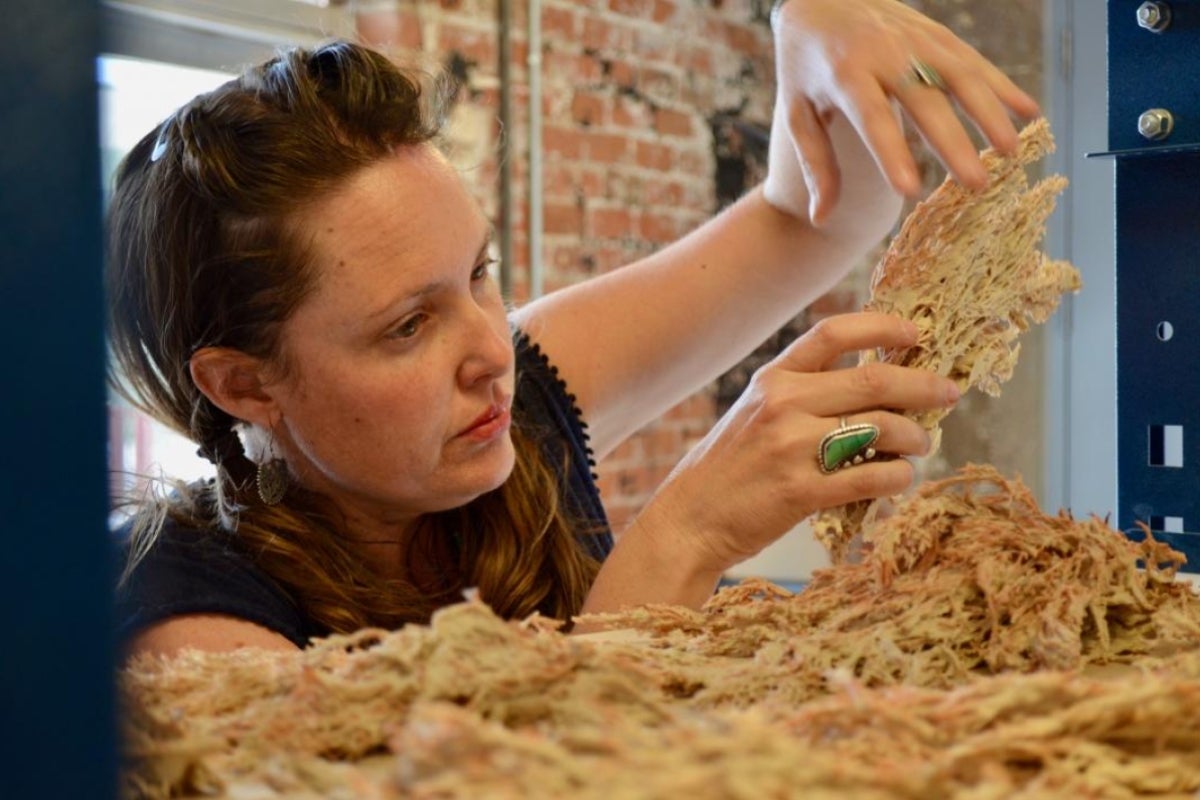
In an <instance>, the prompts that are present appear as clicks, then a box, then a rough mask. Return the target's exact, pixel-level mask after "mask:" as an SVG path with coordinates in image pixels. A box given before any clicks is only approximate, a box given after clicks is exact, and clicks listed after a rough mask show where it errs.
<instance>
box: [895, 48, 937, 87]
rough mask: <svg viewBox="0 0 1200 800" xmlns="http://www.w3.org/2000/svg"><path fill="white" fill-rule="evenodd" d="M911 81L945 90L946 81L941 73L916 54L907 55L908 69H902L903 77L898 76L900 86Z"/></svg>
mask: <svg viewBox="0 0 1200 800" xmlns="http://www.w3.org/2000/svg"><path fill="white" fill-rule="evenodd" d="M912 83H919V84H921V85H922V86H928V87H929V88H930V89H937V90H938V91H939V92H944V91H946V81H944V80H943V79H942V76H941V74H939V73H938V71H937V70H936V69H934V68H933V67H931V66H930V65H929V64H926V63H925V62H924V61H922V60H921V59H919V58H917V57H916V56H910V57H909V59H908V69H906V70H905V71H904V75H903V77H901V78H900V85H901V86H902V87H903V86H908V85H909V84H912Z"/></svg>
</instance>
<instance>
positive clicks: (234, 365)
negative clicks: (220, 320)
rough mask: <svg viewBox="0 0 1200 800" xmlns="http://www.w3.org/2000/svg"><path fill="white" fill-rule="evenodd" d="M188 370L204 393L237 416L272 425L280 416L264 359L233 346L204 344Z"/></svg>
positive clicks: (214, 402)
mask: <svg viewBox="0 0 1200 800" xmlns="http://www.w3.org/2000/svg"><path fill="white" fill-rule="evenodd" d="M188 369H189V370H190V371H191V373H192V381H193V382H194V383H195V384H196V388H197V389H199V390H200V393H201V394H203V395H204V396H205V397H207V398H208V399H209V402H211V403H212V404H213V405H215V406H216V407H217V408H219V409H221V410H222V411H224V412H225V413H226V414H228V415H229V416H231V417H233V418H234V419H238V420H242V421H243V422H250V423H253V424H255V425H261V426H263V427H264V428H270V427H271V425H272V424H273V423H274V421H275V420H276V419H278V418H279V410H278V408H277V406H276V404H275V400H274V398H272V397H271V394H270V393H269V392H268V391H267V389H266V385H267V384H266V380H265V379H264V376H265V375H266V370H267V364H266V363H265V362H263V361H262V359H259V358H255V357H254V356H251V355H247V354H246V353H243V352H242V351H241V350H234V349H233V348H231V347H202V348H200V349H199V350H197V351H196V352H195V353H193V354H192V358H191V360H190V361H188Z"/></svg>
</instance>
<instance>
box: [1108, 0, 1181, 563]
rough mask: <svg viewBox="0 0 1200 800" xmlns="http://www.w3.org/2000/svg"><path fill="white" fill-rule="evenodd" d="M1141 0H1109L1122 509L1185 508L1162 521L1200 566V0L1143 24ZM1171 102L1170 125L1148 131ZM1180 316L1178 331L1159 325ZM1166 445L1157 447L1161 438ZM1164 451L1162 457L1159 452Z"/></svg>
mask: <svg viewBox="0 0 1200 800" xmlns="http://www.w3.org/2000/svg"><path fill="white" fill-rule="evenodd" d="M1140 5H1141V0H1109V3H1108V114H1109V124H1108V147H1109V151H1110V153H1109V155H1111V156H1114V157H1115V159H1116V164H1117V168H1116V176H1117V177H1116V197H1117V203H1116V275H1117V278H1116V284H1117V289H1116V297H1117V300H1116V326H1117V483H1118V502H1117V509H1118V520H1119V525H1120V527H1121V528H1122V529H1123V530H1125V531H1126V532H1127V533H1128V534H1129V535H1130V536H1132V537H1134V538H1139V537H1140V536H1141V532H1140V529H1139V528H1138V523H1144V524H1147V525H1150V526H1151V527H1154V526H1156V525H1157V526H1163V524H1164V522H1163V521H1164V520H1165V519H1167V518H1170V517H1175V518H1182V519H1183V523H1184V530H1183V532H1171V533H1167V532H1163V531H1158V530H1156V531H1155V537H1156V538H1158V539H1161V540H1165V541H1166V542H1168V543H1169V544H1170V545H1171V546H1173V547H1174V548H1176V549H1177V550H1180V551H1181V552H1183V553H1184V555H1186V556H1187V558H1188V565H1187V568H1186V569H1187V571H1188V572H1197V571H1200V399H1198V397H1200V394H1198V390H1200V371H1198V365H1200V324H1198V320H1200V315H1198V314H1197V307H1198V305H1197V299H1198V298H1200V260H1198V258H1200V255H1198V254H1200V190H1198V189H1197V187H1200V3H1197V2H1194V1H1193V0H1170V2H1169V5H1170V8H1171V9H1172V12H1173V13H1172V22H1171V25H1170V27H1168V28H1167V29H1166V30H1164V31H1162V32H1159V33H1155V32H1152V31H1149V30H1145V29H1143V28H1141V27H1139V25H1138V16H1137V13H1138V7H1139V6H1140ZM1151 108H1165V109H1169V110H1170V111H1171V112H1172V113H1173V114H1174V117H1175V127H1174V131H1173V132H1172V133H1171V135H1170V136H1169V137H1168V138H1167V139H1164V140H1161V141H1154V142H1152V141H1149V140H1147V139H1145V138H1143V137H1142V136H1141V134H1140V133H1139V132H1138V117H1139V115H1140V114H1141V113H1142V112H1143V111H1146V110H1147V109H1151ZM1165 322H1169V323H1170V324H1171V327H1172V328H1173V330H1174V336H1172V337H1171V338H1169V339H1165V338H1164V337H1160V336H1159V335H1158V333H1159V331H1160V329H1162V328H1163V327H1165V326H1163V323H1165ZM1166 425H1180V426H1182V427H1183V465H1182V467H1173V466H1166V465H1163V464H1162V455H1163V453H1162V447H1161V445H1162V442H1161V440H1160V441H1158V442H1157V443H1156V441H1155V438H1156V434H1157V435H1158V436H1159V437H1161V434H1162V430H1163V426H1166ZM1156 444H1157V445H1158V447H1157V449H1156V447H1155V445H1156ZM1156 461H1157V463H1155V462H1156Z"/></svg>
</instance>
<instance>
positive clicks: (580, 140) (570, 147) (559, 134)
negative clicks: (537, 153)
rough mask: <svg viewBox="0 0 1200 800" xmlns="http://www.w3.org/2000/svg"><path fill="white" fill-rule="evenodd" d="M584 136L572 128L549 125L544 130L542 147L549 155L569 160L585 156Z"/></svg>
mask: <svg viewBox="0 0 1200 800" xmlns="http://www.w3.org/2000/svg"><path fill="white" fill-rule="evenodd" d="M583 144H584V134H582V133H580V132H579V131H577V130H574V129H572V128H561V127H557V126H552V125H547V126H545V127H544V128H542V146H543V147H544V148H545V150H546V152H547V153H553V154H555V155H558V156H561V157H563V158H568V159H577V158H580V157H581V156H582V155H583Z"/></svg>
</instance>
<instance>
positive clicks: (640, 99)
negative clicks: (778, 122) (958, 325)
mask: <svg viewBox="0 0 1200 800" xmlns="http://www.w3.org/2000/svg"><path fill="white" fill-rule="evenodd" d="M769 5H770V3H769V0H546V1H545V2H543V3H542V6H541V8H542V10H541V36H542V43H543V47H542V53H541V57H542V72H541V75H542V95H543V96H542V112H543V170H544V174H543V187H544V240H543V245H544V246H543V250H542V253H541V254H540V257H541V263H542V264H543V265H544V270H545V277H544V285H545V288H546V289H553V288H555V287H558V286H562V285H566V284H570V283H572V282H575V281H578V280H580V279H583V278H586V277H588V276H590V275H594V274H599V273H603V272H607V271H609V270H612V269H616V268H617V267H619V266H621V265H623V264H626V263H628V262H630V261H631V260H634V259H636V258H638V257H640V256H642V255H645V254H646V253H649V252H652V251H653V250H655V249H657V248H658V247H660V246H662V245H663V244H665V243H667V242H669V241H671V240H673V239H675V238H677V237H678V236H679V235H680V234H682V233H685V232H686V231H688V230H690V229H692V228H694V227H695V226H696V225H698V224H700V223H701V222H702V221H704V220H705V219H707V218H708V217H710V216H711V215H712V214H713V212H714V211H716V210H717V209H719V208H720V207H722V206H723V205H725V204H726V203H728V202H729V201H731V200H732V199H735V198H736V197H737V196H738V195H739V194H740V193H741V192H742V191H744V190H745V189H747V188H749V187H750V186H752V185H753V184H754V183H755V182H756V181H757V180H758V179H760V178H761V176H762V172H763V162H764V153H765V135H766V131H767V127H768V123H769V120H770V109H771V102H772V99H773V77H772V76H773V61H772V52H771V38H770V32H769V29H768V26H767V20H766V16H767V9H768V7H769ZM914 5H919V6H920V7H922V10H924V11H925V12H926V13H929V14H931V15H932V16H935V17H938V18H940V19H942V20H943V21H945V22H946V23H947V24H949V25H951V27H953V28H954V29H955V30H956V31H959V32H960V33H964V34H966V35H967V36H968V38H972V37H973V38H975V39H976V41H975V42H974V43H975V44H977V46H980V47H981V49H983V50H984V52H986V53H988V54H989V56H991V57H993V58H997V60H999V61H1000V62H1001V63H1002V64H1004V65H1005V66H1006V67H1008V68H1010V69H1011V68H1013V67H1015V68H1016V72H1017V73H1018V75H1019V76H1020V77H1023V78H1025V79H1026V81H1025V82H1026V83H1032V82H1035V81H1036V80H1037V78H1038V76H1040V65H1036V66H1035V67H1031V66H1030V65H1031V64H1033V63H1034V62H1036V58H1037V56H1038V54H1040V6H1039V5H1038V2H1035V0H1019V2H1017V3H1013V4H1003V5H1004V6H1005V8H1007V9H1009V10H1008V11H1000V10H997V6H999V5H1001V4H994V3H992V4H989V3H987V2H985V0H929V1H928V2H924V3H919V4H918V3H915V2H914ZM511 6H512V9H511V12H510V14H511V23H512V29H511V30H512V59H511V66H510V69H511V76H512V83H511V86H512V97H513V105H514V119H513V120H512V124H511V126H510V129H509V131H508V135H509V137H510V142H511V146H512V157H511V162H510V163H511V168H512V172H513V179H514V199H515V201H516V204H515V208H514V227H515V235H514V239H513V262H514V263H513V264H512V265H511V267H512V269H513V276H514V279H513V298H514V300H516V301H518V302H519V301H521V300H523V299H525V298H526V297H527V296H528V292H529V281H528V275H529V264H530V253H529V241H528V237H527V235H526V231H527V230H528V191H527V187H528V181H527V173H528V161H527V149H528V124H527V122H528V104H529V92H528V77H529V76H528V70H527V68H526V64H527V58H528V47H527V44H528V39H527V36H526V30H527V26H528V20H527V17H526V13H527V8H528V6H527V3H524V2H513V3H512V4H511ZM1014 8H1016V9H1017V10H1019V11H1020V16H1021V18H1022V19H1023V20H1024V22H1021V23H1018V24H1017V25H1016V28H1017V29H1016V30H1014V24H1013V23H1012V22H1011V17H1012V15H1013V9H1014ZM360 9H361V10H360V11H359V19H358V28H359V31H360V35H361V36H362V38H363V39H364V41H366V42H368V43H371V44H374V45H376V46H378V47H381V48H382V49H385V50H386V51H388V52H390V53H391V54H392V55H394V56H396V57H398V58H401V59H404V60H412V59H418V60H422V61H425V62H427V63H431V64H434V65H438V66H441V67H445V68H449V69H450V70H452V71H453V72H454V73H456V74H457V75H458V76H459V77H460V78H461V80H462V85H463V89H462V91H461V93H460V95H459V98H458V102H457V104H456V107H455V111H454V116H453V120H452V129H451V137H450V138H451V150H452V157H453V158H454V159H455V160H456V163H458V164H459V165H460V166H461V167H462V168H463V170H464V174H465V175H466V177H467V180H468V182H469V183H470V184H471V185H472V187H473V189H474V191H475V192H476V194H477V196H478V198H479V200H480V202H481V203H482V204H483V207H484V209H485V211H487V212H488V213H489V214H492V215H495V213H496V209H497V196H498V192H497V186H498V182H497V174H498V167H497V160H496V157H495V154H496V149H497V147H498V142H499V126H498V124H497V121H496V115H497V109H498V107H499V101H498V98H499V78H498V70H497V53H498V44H497V42H498V29H499V26H498V23H497V10H496V4H495V3H494V2H486V1H485V0H441V2H428V1H426V2H414V1H413V0H400V1H398V2H374V3H370V4H363V5H361V6H360ZM976 11H979V13H981V14H983V15H984V18H983V19H978V18H977V16H976ZM1004 20H1009V21H1008V22H1007V23H1005V22H1004ZM1031 37H1032V38H1031ZM1022 43H1025V44H1022ZM1014 46H1016V47H1017V50H1018V51H1019V53H1018V55H1017V56H1016V57H1015V59H1014V58H1007V59H1006V58H1003V57H1000V56H1002V55H1003V54H1004V53H1007V52H1010V51H1011V50H1012V48H1013V47H1014ZM1014 60H1015V63H1014ZM1026 88H1031V87H1029V86H1027V87H1026ZM1033 88H1036V87H1033ZM925 169H926V174H927V177H928V183H929V184H931V185H933V184H935V183H936V181H937V180H940V177H941V173H940V171H939V170H938V168H937V167H936V165H935V164H934V163H933V162H930V161H927V162H926V164H925ZM870 263H871V262H870V261H868V262H866V263H864V265H863V267H862V268H861V269H859V270H858V271H857V272H856V273H855V274H854V275H852V276H851V277H850V278H848V279H847V282H846V283H845V285H844V286H843V287H841V288H839V289H838V290H835V291H834V292H832V293H831V294H830V295H829V296H827V297H826V298H824V299H823V300H822V301H820V302H819V303H817V304H816V305H815V306H814V307H813V308H811V309H808V310H806V311H805V312H804V313H802V314H801V315H800V316H799V317H797V319H796V320H795V321H794V322H793V323H792V324H791V325H789V326H788V328H787V329H786V330H785V331H784V332H782V333H781V335H780V336H777V337H775V338H774V339H773V340H772V341H771V342H768V343H767V345H766V346H765V347H764V348H763V349H762V350H761V352H760V353H758V354H756V355H755V356H752V357H751V358H750V359H748V360H747V362H746V363H745V364H744V365H743V366H742V367H741V368H739V369H735V370H734V371H733V372H732V373H731V374H730V375H729V376H726V378H724V379H722V380H721V381H719V382H718V383H717V384H715V385H714V386H712V387H709V388H708V389H706V390H704V391H701V392H700V393H698V394H697V395H695V396H694V397H692V398H690V399H688V400H687V401H685V402H683V403H681V404H680V405H679V406H678V407H676V408H674V409H672V410H671V411H669V412H668V413H667V414H665V415H664V416H663V417H662V418H661V419H660V420H658V421H657V422H655V423H653V424H651V425H650V426H648V427H647V428H646V429H645V430H644V431H642V432H640V433H639V434H637V435H635V436H634V437H632V438H631V439H630V440H629V441H628V442H626V443H625V444H624V445H622V446H621V447H620V448H619V449H617V450H616V451H615V452H614V453H612V454H611V455H610V456H609V457H608V458H607V459H605V460H604V461H603V462H602V463H601V464H600V466H599V472H600V476H601V481H600V483H601V491H602V493H603V496H604V499H605V503H606V505H607V507H608V509H609V512H610V515H611V517H612V521H613V525H614V529H615V530H617V531H620V530H621V529H622V527H623V526H624V525H625V524H626V523H627V522H628V520H629V519H630V518H631V517H632V516H633V515H634V514H635V513H636V512H637V510H638V509H640V507H641V506H642V504H643V503H644V502H645V501H646V499H647V498H648V497H649V495H650V494H651V493H652V492H653V490H654V488H655V487H656V486H657V485H658V483H659V482H660V481H661V480H662V479H663V477H664V476H665V475H666V474H667V473H668V472H669V471H670V469H671V468H672V466H673V465H674V464H675V463H676V461H678V459H679V458H680V456H682V455H683V453H684V452H686V450H687V449H688V448H690V447H691V446H692V445H693V444H694V443H695V442H696V441H698V439H699V438H700V437H701V436H703V434H704V433H705V431H707V430H708V428H709V427H710V426H711V425H712V423H713V421H714V420H715V418H716V416H717V414H718V413H719V410H720V409H721V408H723V407H725V406H726V405H727V404H728V402H730V401H731V399H732V398H734V397H736V395H737V393H738V392H739V391H740V388H741V386H742V385H744V382H745V379H746V378H747V377H748V375H749V374H750V372H751V371H752V370H753V368H754V367H755V366H757V365H758V364H759V363H762V362H763V361H765V360H766V359H767V358H769V357H770V356H771V355H772V354H773V353H774V352H776V351H777V349H778V347H779V346H781V345H782V344H783V343H786V341H789V340H790V339H791V338H792V337H793V336H794V335H796V334H797V333H798V332H800V331H802V330H803V329H804V328H806V327H807V326H808V325H809V324H810V323H811V320H812V319H813V318H815V317H819V316H825V315H828V314H832V313H838V312H842V311H848V310H852V309H855V308H857V307H858V306H859V305H860V304H861V299H862V291H863V287H864V284H865V281H864V276H865V274H866V271H867V269H868V268H869V266H870ZM987 455H989V454H988V453H983V460H989V459H988V458H987ZM967 457H969V458H970V457H973V458H975V460H980V457H979V454H978V453H969V454H968V456H967ZM993 460H994V459H993Z"/></svg>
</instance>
